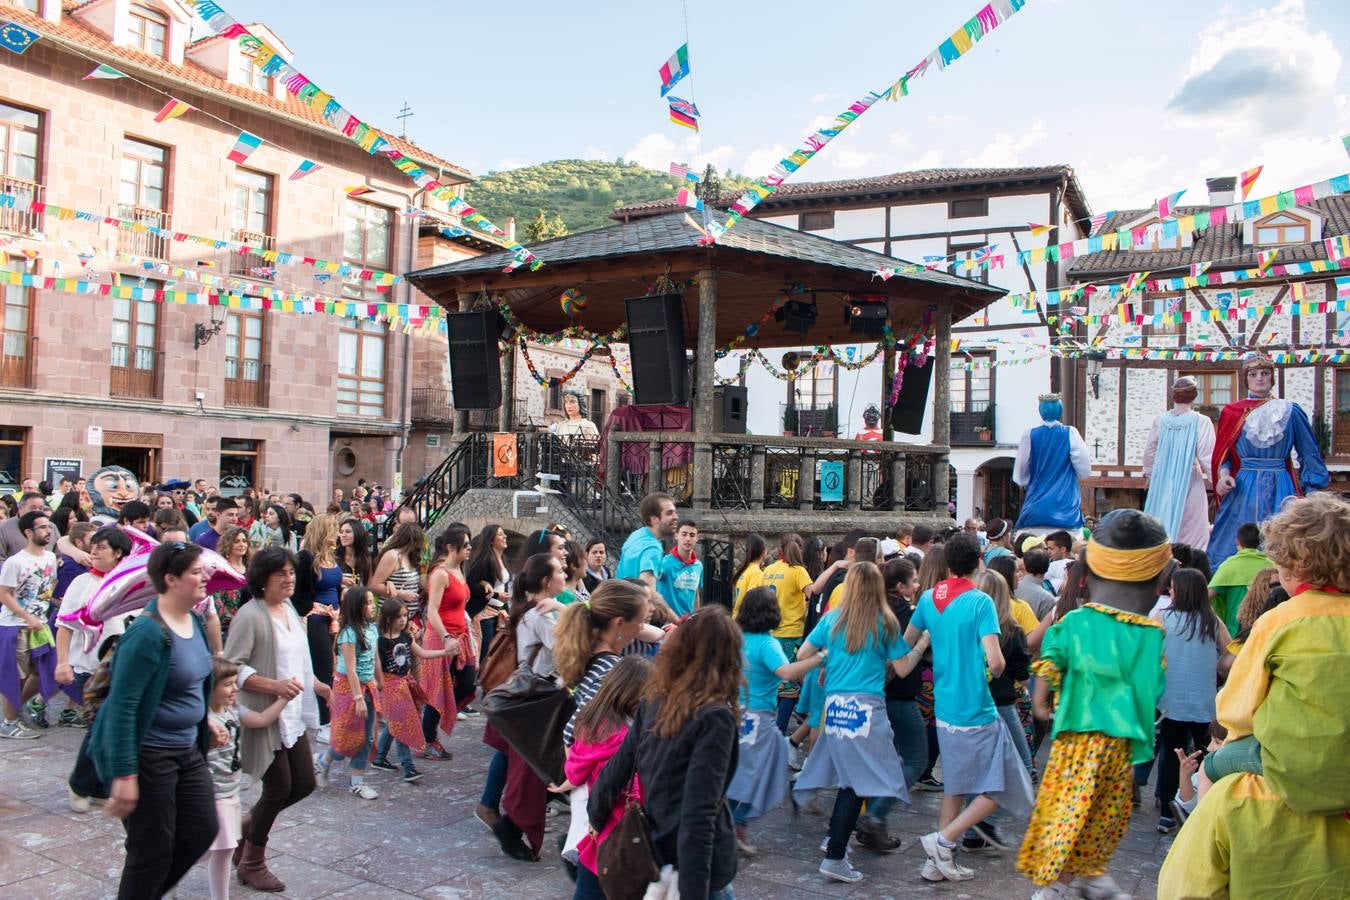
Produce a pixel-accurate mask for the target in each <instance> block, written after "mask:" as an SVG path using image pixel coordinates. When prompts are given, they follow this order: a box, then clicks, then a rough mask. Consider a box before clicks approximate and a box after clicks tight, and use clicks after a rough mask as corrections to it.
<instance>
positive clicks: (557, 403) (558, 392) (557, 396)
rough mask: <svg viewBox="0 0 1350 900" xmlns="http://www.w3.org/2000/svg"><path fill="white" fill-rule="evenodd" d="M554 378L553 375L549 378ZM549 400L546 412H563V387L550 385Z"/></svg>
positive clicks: (547, 400)
mask: <svg viewBox="0 0 1350 900" xmlns="http://www.w3.org/2000/svg"><path fill="white" fill-rule="evenodd" d="M549 377H550V378H551V377H553V376H552V375H550V376H549ZM547 393H548V398H547V399H546V400H545V410H544V411H545V412H562V385H561V384H556V383H554V384H550V385H549V386H548V392H547Z"/></svg>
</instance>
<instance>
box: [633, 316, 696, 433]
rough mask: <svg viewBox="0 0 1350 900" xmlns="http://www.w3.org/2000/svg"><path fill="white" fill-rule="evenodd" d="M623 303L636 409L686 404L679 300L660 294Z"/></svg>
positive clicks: (685, 378) (685, 380) (684, 363)
mask: <svg viewBox="0 0 1350 900" xmlns="http://www.w3.org/2000/svg"><path fill="white" fill-rule="evenodd" d="M624 303H625V304H626V307H627V314H628V353H629V357H630V358H631V359H632V361H633V402H634V403H636V404H638V405H640V406H641V405H645V404H665V405H674V406H679V405H683V404H685V403H688V402H689V393H688V391H687V390H686V388H685V385H686V383H687V379H688V375H689V365H688V363H686V362H685V357H684V302H683V300H682V298H681V297H680V295H679V294H662V295H661V296H658V297H634V298H632V299H629V300H626V301H624Z"/></svg>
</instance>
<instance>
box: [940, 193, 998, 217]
mask: <svg viewBox="0 0 1350 900" xmlns="http://www.w3.org/2000/svg"><path fill="white" fill-rule="evenodd" d="M987 215H989V198H988V197H971V198H969V199H967V200H953V201H952V202H951V203H949V204H947V218H949V219H973V218H976V217H979V216H987Z"/></svg>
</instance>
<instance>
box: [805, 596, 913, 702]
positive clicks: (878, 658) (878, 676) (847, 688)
mask: <svg viewBox="0 0 1350 900" xmlns="http://www.w3.org/2000/svg"><path fill="white" fill-rule="evenodd" d="M842 612H843V611H842V610H839V609H832V610H830V611H829V612H827V613H826V614H825V615H823V616H821V617H820V621H819V622H817V623H816V627H815V628H813V629H812V630H811V634H810V635H808V636H807V638H806V640H807V643H809V644H811V646H813V647H823V648H826V649H827V650H828V651H829V653H828V654H827V655H826V657H825V694H826V696H828V695H830V694H880V693H881V692H882V691H883V690H885V688H886V665H887V663H888V662H889V661H890V660H892V659H899V658H900V657H902V656H904V655H905V654H906V653H908V652H909V644H906V643H905V638H904V636H903V635H902V634H901V633H900V632H899V631H897V632H896V635H895V638H894V639H892V640H890V641H886V640H885V633H884V632H883V631H882V627H881V625H882V620H881V618H878V619H877V627H876V630H875V631H874V632H872V634H870V635H869V636H868V638H867V642H866V643H864V644H863V645H862V647H860V648H858V650H857V651H856V652H854V653H850V652H849V650H848V631H847V629H846V628H844V627H843V626H842V625H841V626H840V627H839V628H837V629H836V628H835V627H834V626H835V623H836V622H838V621H839V618H840V616H841V614H842Z"/></svg>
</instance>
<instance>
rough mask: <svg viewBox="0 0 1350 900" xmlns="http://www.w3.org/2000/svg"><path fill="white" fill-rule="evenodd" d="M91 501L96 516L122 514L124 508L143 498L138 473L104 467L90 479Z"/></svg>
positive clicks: (118, 467)
mask: <svg viewBox="0 0 1350 900" xmlns="http://www.w3.org/2000/svg"><path fill="white" fill-rule="evenodd" d="M88 487H89V499H90V500H92V501H94V515H97V516H111V517H112V518H114V519H116V518H118V517H119V516H120V515H121V514H122V506H123V504H126V503H128V502H130V501H132V500H139V499H140V498H141V480H140V479H139V478H137V477H136V473H135V472H133V471H131V470H130V469H127V468H123V467H122V466H104V467H103V468H101V469H99V470H98V471H97V472H95V473H94V474H93V477H91V478H90V479H89V485H88Z"/></svg>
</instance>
